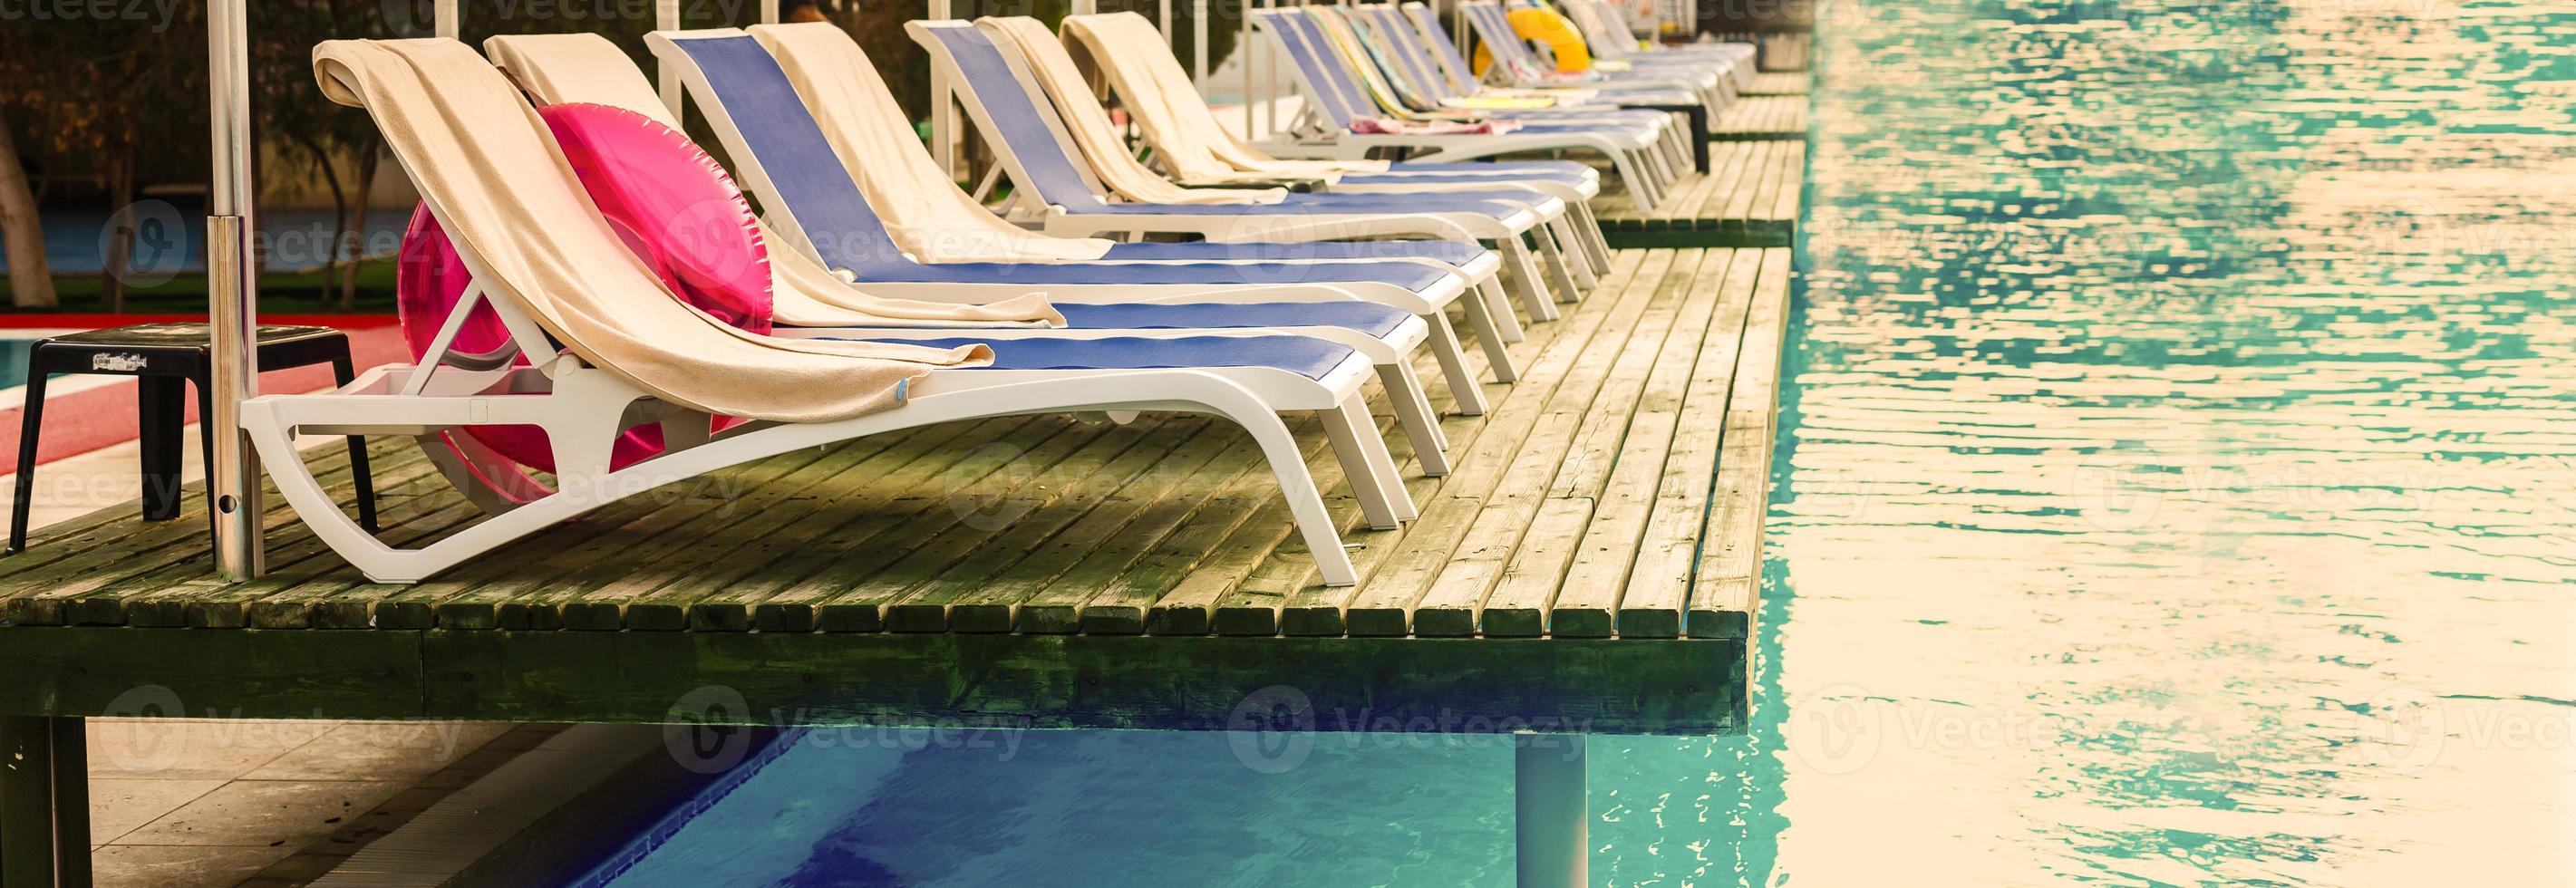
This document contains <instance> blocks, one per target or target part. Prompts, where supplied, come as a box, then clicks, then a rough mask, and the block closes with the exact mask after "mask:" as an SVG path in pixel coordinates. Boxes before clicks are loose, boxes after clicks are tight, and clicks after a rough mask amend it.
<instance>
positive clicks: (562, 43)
mask: <svg viewBox="0 0 2576 888" xmlns="http://www.w3.org/2000/svg"><path fill="white" fill-rule="evenodd" d="M771 27H777V28H780V29H782V30H788V31H796V30H799V29H802V30H805V31H811V30H812V29H813V28H814V27H815V26H812V25H781V26H771ZM821 32H822V33H827V34H828V35H829V36H830V37H832V38H835V39H839V40H844V41H846V40H847V39H848V37H847V35H845V34H842V33H841V32H840V31H839V30H838V29H836V28H831V27H829V26H823V27H822V29H821ZM672 38H677V39H679V40H682V41H684V43H685V46H686V47H687V51H686V52H683V53H682V54H680V55H679V56H677V57H676V61H673V62H670V63H669V64H673V65H674V66H675V68H674V70H678V71H684V72H686V75H687V76H685V77H684V81H685V82H686V84H687V86H688V94H689V95H691V96H692V97H694V98H696V99H697V101H698V102H699V105H700V107H701V108H702V109H703V110H704V111H705V113H706V117H707V119H708V120H709V121H710V123H711V124H712V125H713V126H714V127H715V128H716V129H717V131H718V136H719V138H721V139H722V140H723V141H724V142H725V144H726V148H727V153H728V154H729V155H730V156H731V157H732V158H733V159H734V163H735V167H736V168H737V169H739V170H741V172H742V174H743V177H744V179H745V180H747V181H749V182H751V183H753V185H754V187H753V192H754V193H755V194H757V195H759V196H760V198H761V202H762V204H763V205H764V206H766V207H768V208H769V209H770V212H769V214H768V218H767V221H768V222H769V223H770V224H771V225H772V226H774V227H775V230H773V231H772V232H771V237H770V242H771V244H772V245H773V247H782V246H783V247H787V248H789V249H792V250H794V251H795V252H796V253H797V254H799V255H800V256H801V257H805V258H806V259H807V260H808V261H810V262H812V263H813V264H814V265H815V267H818V268H820V267H825V266H827V265H828V266H829V267H834V268H841V269H848V270H850V271H851V272H852V273H851V277H854V278H856V279H857V281H856V282H855V283H856V286H857V288H858V289H862V290H864V291H866V292H868V293H871V294H876V295H888V294H885V293H883V292H882V291H883V290H885V289H887V285H885V284H880V283H877V282H876V281H877V280H878V278H879V277H881V276H892V277H895V278H896V279H897V280H900V281H907V282H910V283H912V284H914V286H911V287H906V288H904V290H905V293H906V295H907V296H910V297H914V298H919V297H927V298H929V299H932V300H934V301H974V300H975V299H976V298H977V297H985V296H991V295H995V294H996V293H997V292H998V293H999V294H1000V295H1005V296H1014V295H1019V294H1020V293H1024V292H1027V291H1028V290H1029V289H1030V288H1032V287H1045V288H1047V292H1048V294H1049V296H1050V300H1051V301H1054V302H1055V303H1056V306H1057V311H1058V313H1059V314H1062V315H1063V316H1064V317H1065V319H1066V320H1067V321H1068V322H1069V323H1071V324H1072V325H1073V326H1074V327H1077V328H1082V329H1083V330H1084V331H1085V332H1084V333H1083V334H1082V335H1099V332H1098V331H1104V330H1118V329H1125V330H1131V331H1134V330H1149V331H1178V330H1209V329H1222V330H1226V331H1229V332H1234V331H1250V332H1258V331H1260V330H1264V329H1268V330H1274V331H1276V332H1288V333H1296V334H1300V335H1311V336H1316V337H1318V338H1325V339H1331V340H1333V341H1337V342H1342V343H1344V344H1345V345H1349V346H1351V347H1352V348H1355V349H1359V350H1362V351H1363V352H1366V353H1368V354H1369V356H1370V358H1371V359H1372V361H1373V362H1375V363H1376V364H1377V365H1378V366H1379V368H1380V373H1381V376H1382V378H1384V379H1386V381H1387V386H1388V389H1389V391H1390V394H1391V395H1392V398H1391V400H1392V401H1393V402H1394V404H1395V406H1396V408H1397V411H1398V415H1399V417H1400V418H1402V419H1404V420H1405V423H1406V431H1407V432H1408V433H1409V434H1412V435H1413V437H1414V438H1415V442H1416V449H1417V450H1418V451H1420V452H1421V453H1422V455H1423V464H1424V466H1425V468H1426V470H1428V471H1430V472H1432V473H1434V474H1439V473H1443V472H1445V471H1446V461H1445V459H1444V458H1443V457H1442V455H1441V451H1440V447H1439V446H1436V445H1438V444H1440V443H1443V442H1442V439H1441V438H1440V436H1439V432H1438V426H1437V424H1436V422H1434V421H1432V420H1431V419H1430V410H1429V407H1428V401H1427V399H1425V398H1424V397H1423V395H1422V392H1421V385H1420V382H1419V381H1418V380H1416V379H1415V378H1413V373H1412V368H1411V363H1410V359H1409V355H1410V353H1411V351H1412V349H1414V348H1415V347H1417V346H1420V345H1423V344H1425V343H1426V342H1427V343H1428V345H1429V347H1430V348H1431V349H1432V350H1433V352H1434V354H1435V356H1436V357H1437V358H1438V360H1439V363H1440V365H1441V367H1442V369H1443V372H1444V374H1445V375H1447V376H1448V378H1449V381H1450V388H1451V391H1452V392H1453V393H1454V395H1455V397H1456V400H1457V403H1458V407H1459V410H1460V411H1461V412H1464V413H1470V414H1474V413H1482V412H1483V411H1484V410H1485V406H1486V401H1485V398H1484V395H1483V392H1482V391H1481V390H1480V388H1479V386H1478V385H1477V383H1476V380H1475V378H1474V377H1473V376H1472V375H1471V373H1470V372H1469V370H1468V369H1467V366H1466V362H1465V356H1464V355H1463V354H1461V353H1460V351H1459V344H1458V340H1457V336H1456V334H1455V332H1454V331H1453V330H1451V329H1450V327H1449V324H1448V318H1447V316H1446V315H1445V314H1443V313H1441V311H1440V309H1441V307H1442V306H1443V305H1445V304H1447V303H1448V302H1450V301H1453V300H1454V299H1455V298H1456V296H1457V294H1458V292H1459V291H1458V288H1457V286H1456V282H1455V280H1454V279H1452V278H1450V277H1448V276H1447V275H1446V274H1445V272H1442V271H1440V269H1442V268H1445V267H1444V266H1436V265H1432V264H1428V263H1418V262H1379V263H1371V264H1369V265H1365V266H1358V267H1356V268H1352V269H1350V270H1351V271H1353V272H1355V274H1353V275H1352V276H1353V277H1356V278H1361V280H1359V281H1357V282H1355V283H1345V284H1333V285H1331V288H1332V289H1334V290H1337V291H1341V292H1340V293H1339V295H1336V296H1331V297H1318V296H1317V295H1316V294H1314V293H1313V292H1311V288H1309V287H1306V286H1304V282H1305V281H1306V280H1308V279H1311V278H1319V277H1329V276H1330V274H1329V273H1330V272H1331V271H1332V270H1333V269H1337V268H1343V267H1344V266H1348V265H1350V264H1351V263H1335V264H1332V265H1326V264H1323V263H1302V264H1300V263H1266V264H1254V263H1252V262H1249V261H1236V262H1229V263H1222V264H1220V263H1178V262H1147V263H1139V262H1133V261H1118V262H1107V261H1103V262H1061V263H1024V262H972V263H939V264H925V263H916V262H912V261H910V260H909V259H908V258H905V257H904V256H903V255H902V251H901V250H900V249H899V248H898V247H897V246H896V245H895V244H894V242H893V241H892V238H891V235H890V234H889V233H888V232H887V231H886V229H885V226H884V224H883V221H882V220H881V219H880V218H879V217H878V216H877V214H876V213H875V212H874V208H873V207H872V205H871V204H870V200H869V198H868V196H867V192H866V191H864V190H863V189H861V188H860V187H859V186H858V184H857V181H856V180H855V178H854V177H856V176H863V175H867V174H869V173H870V172H871V171H876V172H882V171H883V170H884V168H885V167H887V166H888V165H889V164H891V163H893V162H895V161H897V160H900V158H887V159H886V162H885V163H877V164H872V165H870V166H869V167H867V168H864V169H854V168H851V167H850V166H848V165H847V163H846V162H845V161H843V160H842V159H841V158H844V157H850V156H855V155H857V154H864V153H865V152H850V151H847V150H839V149H843V148H845V147H846V146H830V145H820V146H818V144H817V143H818V141H826V142H827V141H829V140H830V138H831V136H830V134H828V133H827V132H825V131H823V130H822V129H821V128H820V127H819V125H818V124H817V122H816V121H815V120H814V118H813V116H812V115H811V114H809V113H808V111H807V109H806V107H805V105H803V104H802V103H801V102H800V99H799V96H798V94H797V93H796V91H795V90H794V88H793V87H792V86H791V85H790V84H789V83H788V82H787V80H786V79H785V75H784V74H783V73H782V72H781V70H780V68H779V66H778V64H777V63H776V61H775V60H774V59H772V57H771V56H770V54H769V53H768V51H767V50H766V49H764V48H763V47H761V46H759V45H757V44H755V43H754V42H753V40H752V38H751V37H750V36H746V35H744V34H743V33H742V32H740V31H733V30H729V29H728V30H721V31H707V32H679V33H676V34H674V35H672V37H668V38H665V39H672ZM485 45H486V47H487V50H488V51H489V52H490V53H491V55H492V56H493V58H494V59H496V60H497V61H499V62H500V63H501V64H502V66H503V68H504V69H505V70H509V71H511V72H512V73H513V74H514V75H516V78H517V80H518V82H519V83H520V84H521V85H522V86H523V87H525V88H527V89H528V90H530V91H531V92H532V93H535V94H536V95H537V96H538V97H539V99H540V100H541V101H547V102H567V101H584V102H590V103H593V104H604V105H610V106H612V107H620V108H625V109H627V110H629V111H634V112H636V113H638V114H640V115H643V116H645V117H647V118H651V119H655V120H658V121H659V122H661V123H662V125H664V126H670V125H671V121H670V120H669V119H666V118H665V115H668V114H669V113H670V112H669V110H668V109H667V108H665V107H663V106H662V104H661V102H660V100H659V98H658V97H656V96H655V95H654V94H653V90H652V86H651V84H650V83H649V81H647V80H645V78H644V75H643V72H642V71H640V70H637V69H636V68H635V67H634V66H633V64H632V63H631V62H630V61H628V60H627V58H626V56H625V54H624V53H622V52H619V51H618V50H617V49H616V48H615V47H614V46H612V45H610V44H609V43H608V42H607V41H606V39H604V38H601V37H599V36H597V35H592V34H543V35H526V36H501V37H493V38H491V39H490V40H488V41H486V44H485ZM851 48H852V50H853V51H855V49H856V47H855V46H853V47H851ZM702 59H704V60H705V61H706V63H705V64H702V63H701V60H702ZM886 100H887V102H888V103H891V101H892V98H891V96H888V97H886ZM737 121H749V122H751V123H752V124H753V125H751V126H747V127H746V126H738V125H737ZM902 147H908V148H912V149H913V150H915V151H916V152H921V149H920V148H919V143H918V142H917V141H910V140H906V141H905V142H904V144H903V146H902ZM909 159H910V160H913V161H915V162H917V163H920V164H924V165H927V164H929V163H930V158H929V157H928V155H927V153H926V152H921V153H920V154H919V156H917V157H913V158H909ZM791 173H792V174H791ZM782 181H784V182H792V183H794V185H793V187H786V188H782V187H780V186H779V185H778V183H779V182H782ZM880 184H881V185H882V184H889V183H884V182H882V181H881V182H880ZM943 187H950V188H953V187H954V186H949V185H945V184H944V183H943ZM1434 245H1438V246H1448V245H1450V244H1449V242H1445V241H1430V242H1421V243H1419V244H1417V245H1415V246H1416V247H1423V246H1434ZM1156 246H1170V247H1183V246H1189V245H1183V244H1170V245H1156ZM1210 246H1220V245H1210ZM1271 246H1273V247H1274V248H1275V249H1279V250H1297V249H1299V245H1271ZM1176 252H1179V251H1176ZM1111 255H1117V251H1114V250H1113V251H1112V253H1111ZM1476 255H1477V258H1478V259H1480V260H1482V261H1483V262H1484V263H1485V264H1487V265H1491V264H1492V262H1493V259H1492V257H1491V254H1487V253H1483V252H1482V251H1481V250H1477V251H1476ZM781 258H782V257H777V256H773V262H776V261H779V260H780V259H781ZM1272 279H1275V280H1276V283H1254V284H1244V283H1242V282H1243V281H1247V280H1249V281H1256V282H1258V281H1268V280H1272ZM832 283H833V284H835V285H839V282H837V281H835V282H832ZM1068 284H1070V285H1072V286H1067V285H1068ZM943 287H944V288H945V289H942V288H943ZM1271 291H1275V292H1278V293H1280V294H1281V296H1282V298H1280V299H1277V300H1268V301H1256V300H1261V297H1263V296H1264V295H1266V293H1267V292H1271ZM1066 292H1070V293H1071V295H1072V296H1073V299H1074V300H1075V301H1066V300H1064V299H1058V298H1056V294H1058V293H1066ZM1364 292H1365V293H1371V294H1374V298H1373V299H1369V300H1368V301H1357V300H1359V299H1360V298H1361V297H1360V295H1359V294H1360V293H1364ZM1095 303H1097V304H1095ZM1218 303H1221V304H1218ZM1468 306H1469V309H1470V310H1471V311H1476V310H1478V309H1480V308H1481V304H1480V303H1478V302H1476V301H1475V300H1469V301H1468ZM1408 315H1419V316H1420V317H1419V319H1413V318H1409V317H1408ZM1406 321H1410V322H1409V323H1407V322H1406ZM910 326H916V327H923V328H931V327H935V326H937V325H930V324H916V325H910ZM1050 332H1053V333H1057V334H1067V335H1070V331H1060V330H1059V331H1050ZM791 335H810V334H804V333H794V334H791ZM873 335H880V336H883V335H892V334H884V333H878V334H873ZM902 335H911V334H902ZM997 335H1010V334H997ZM1131 335H1132V334H1131ZM1144 335H1158V336H1159V335H1172V334H1170V333H1166V332H1153V333H1147V334H1144ZM1486 348H1487V352H1488V355H1489V356H1490V357H1491V360H1490V362H1489V363H1490V364H1491V365H1492V367H1493V370H1494V374H1495V377H1496V378H1497V380H1498V381H1503V382H1509V381H1511V380H1512V379H1514V378H1516V376H1517V373H1516V371H1515V370H1514V368H1513V364H1512V361H1511V356H1510V354H1509V352H1508V351H1506V350H1504V349H1503V348H1502V347H1501V345H1500V343H1499V342H1498V341H1496V339H1495V338H1493V337H1492V335H1491V334H1490V333H1489V334H1488V338H1487V341H1486ZM1417 414H1418V415H1417Z"/></svg>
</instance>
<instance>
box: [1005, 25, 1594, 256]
mask: <svg viewBox="0 0 2576 888" xmlns="http://www.w3.org/2000/svg"><path fill="white" fill-rule="evenodd" d="M975 27H976V29H977V30H978V31H981V32H983V33H984V34H985V35H986V36H987V37H989V38H991V39H992V41H993V42H994V43H995V44H996V46H997V47H998V48H999V49H1000V52H1001V54H1002V55H1003V56H1005V57H1006V58H1007V59H1009V60H1011V61H1014V62H1017V63H1019V65H1020V66H1021V67H1020V68H1018V69H1017V70H1018V72H1019V73H1025V74H1027V75H1028V80H1029V84H1028V86H1029V87H1030V89H1029V95H1030V98H1031V100H1032V101H1045V102H1049V103H1051V105H1052V107H1053V109H1054V111H1055V112H1056V117H1057V119H1058V120H1059V121H1061V122H1062V123H1063V124H1064V127H1065V130H1064V133H1063V135H1065V136H1066V137H1068V139H1069V140H1070V142H1071V144H1070V145H1067V146H1066V147H1065V149H1064V151H1065V153H1066V155H1067V156H1068V157H1079V158H1081V159H1083V160H1084V161H1085V163H1084V164H1083V169H1084V171H1086V172H1088V173H1090V174H1091V178H1090V179H1089V180H1088V181H1096V182H1099V183H1100V184H1101V186H1102V187H1103V189H1104V191H1105V193H1109V194H1113V195H1115V196H1117V197H1119V198H1122V199H1124V200H1127V201H1130V202H1134V203H1142V204H1155V203H1236V204H1263V203H1272V202H1273V201H1275V204H1273V205H1274V206H1285V205H1293V206H1298V207H1302V208H1306V209H1309V210H1314V211H1334V210H1351V209H1378V210H1381V211H1383V210H1385V209H1390V208H1391V209H1396V210H1399V211H1404V212H1438V213H1440V214H1442V215H1456V216H1461V217H1462V219H1463V221H1467V222H1470V223H1472V222H1474V221H1476V220H1477V217H1476V216H1474V215H1471V214H1469V213H1472V211H1473V209H1474V208H1475V207H1477V206H1479V205H1480V204H1481V203H1483V202H1495V203H1501V204H1507V205H1510V206H1515V207H1520V208H1523V209H1526V210H1528V211H1530V212H1532V213H1534V214H1536V215H1537V216H1538V219H1539V226H1540V227H1539V228H1537V229H1534V230H1532V231H1531V232H1529V234H1528V237H1529V238H1530V239H1531V240H1534V241H1536V242H1537V243H1538V246H1539V247H1540V255H1541V257H1542V258H1543V259H1544V260H1545V261H1546V263H1547V270H1548V273H1549V274H1550V275H1551V276H1554V278H1555V280H1556V283H1557V284H1558V286H1560V287H1561V288H1565V289H1585V290H1588V289H1590V288H1592V287H1593V286H1594V285H1595V284H1597V283H1599V277H1598V275H1597V273H1596V272H1595V270H1594V269H1593V268H1592V261H1591V257H1590V254H1589V253H1588V252H1586V251H1584V250H1583V248H1582V246H1581V245H1580V244H1577V243H1575V235H1574V232H1573V223H1572V221H1571V218H1570V217H1569V215H1568V213H1567V207H1568V203H1567V202H1566V201H1565V200H1564V199H1562V198H1559V197H1556V196H1554V195H1551V194H1549V193H1547V192H1546V191H1544V190H1540V189H1535V188H1527V187H1523V186H1521V185H1519V184H1516V183H1484V184H1481V187H1470V188H1468V189H1465V190H1452V189H1441V190H1438V191H1435V192H1430V193H1428V194H1423V193H1421V192H1414V193H1415V194H1416V195H1417V196H1415V197H1412V198H1401V197H1397V196H1395V195H1389V194H1363V193H1356V192H1345V191H1338V190H1334V191H1327V192H1325V193H1289V192H1285V191H1281V190H1279V189H1277V188H1264V187H1257V186H1256V187H1253V188H1246V187H1243V186H1236V187H1233V188H1213V189H1191V188H1184V187H1181V186H1178V185H1174V184H1172V182H1171V181H1169V180H1167V179H1164V178H1163V177H1162V175H1161V174H1160V173H1156V172H1154V171H1153V170H1152V169H1151V168H1149V167H1147V166H1145V165H1144V164H1143V163H1141V162H1139V161H1137V159H1136V156H1135V154H1134V153H1133V152H1134V150H1135V149H1133V148H1131V147H1130V146H1129V145H1128V144H1127V140H1126V137H1125V136H1124V135H1122V134H1121V133H1120V132H1119V130H1120V127H1119V126H1118V125H1117V124H1116V123H1115V122H1113V121H1111V120H1110V118H1109V112H1108V109H1106V108H1103V107H1101V104H1100V97H1099V96H1098V95H1097V94H1095V93H1093V92H1092V87H1091V82H1090V78H1088V77H1087V76H1085V75H1084V74H1083V73H1082V71H1081V69H1080V68H1079V67H1078V66H1077V65H1075V64H1074V61H1073V56H1072V54H1071V53H1068V52H1066V51H1065V48H1064V44H1063V43H1062V42H1060V41H1059V40H1057V39H1056V36H1055V32H1053V31H1049V30H1047V26H1046V24H1045V23H1044V22H1040V21H1038V20H1037V19H1034V18H1029V17H1027V16H1011V17H990V16H988V17H985V18H979V19H976V20H975ZM1040 96H1043V97H1044V99H1039V97H1040ZM1213 195H1238V196H1237V197H1207V196H1213ZM1453 209H1455V210H1467V211H1469V213H1460V212H1452V210H1453Z"/></svg>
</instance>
